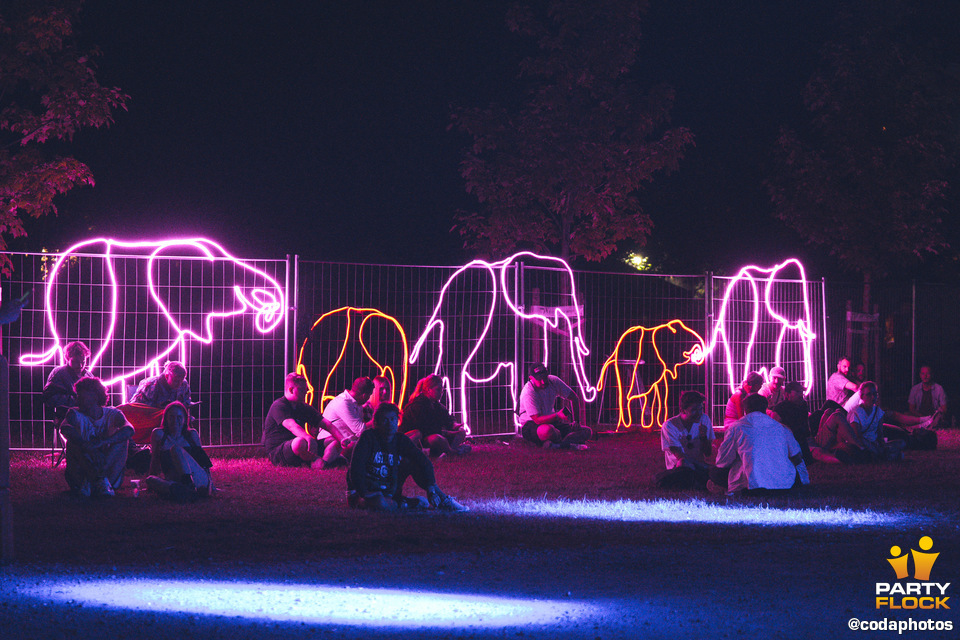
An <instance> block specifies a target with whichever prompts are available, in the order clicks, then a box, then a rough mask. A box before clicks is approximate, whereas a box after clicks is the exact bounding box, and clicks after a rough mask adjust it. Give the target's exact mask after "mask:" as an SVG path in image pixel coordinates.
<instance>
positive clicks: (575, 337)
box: [409, 251, 596, 432]
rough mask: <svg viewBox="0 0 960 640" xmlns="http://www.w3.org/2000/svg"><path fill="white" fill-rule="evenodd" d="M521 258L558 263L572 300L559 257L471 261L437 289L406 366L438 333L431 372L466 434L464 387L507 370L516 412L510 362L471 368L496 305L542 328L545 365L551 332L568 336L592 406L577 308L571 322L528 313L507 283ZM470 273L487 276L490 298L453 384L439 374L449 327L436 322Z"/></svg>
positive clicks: (559, 313)
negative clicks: (449, 296)
mask: <svg viewBox="0 0 960 640" xmlns="http://www.w3.org/2000/svg"><path fill="white" fill-rule="evenodd" d="M524 257H528V258H532V259H535V260H542V261H547V262H553V263H555V264H556V268H562V269H564V270H565V271H566V274H567V278H568V282H569V286H570V291H569V296H570V297H571V298H572V299H573V300H574V301H576V298H577V296H576V286H575V284H574V278H573V272H572V270H571V269H570V266H569V265H568V264H567V263H566V262H564V261H563V260H561V259H560V258H554V257H552V256H541V255H538V254H535V253H532V252H529V251H521V252H518V253H515V254H514V255H512V256H510V257H508V258H505V259H503V260H499V261H496V262H487V261H485V260H472V261H470V262H468V263H467V264H465V265H463V266H461V267H460V268H458V269H457V270H456V271H454V273H453V274H451V275H450V277H449V278H447V280H446V282H445V283H444V285H443V287H442V288H441V290H440V294H439V297H438V299H437V303H436V305H435V306H434V309H433V313H432V314H431V316H430V318H429V319H428V320H427V323H426V325H425V327H424V329H423V331H421V333H420V336H419V337H418V339H417V341H416V343H415V344H414V347H413V349H412V350H411V353H410V360H409V361H410V363H411V364H415V363H416V362H417V360H418V359H419V357H420V352H421V349H422V348H423V346H424V344H425V343H426V341H427V339H428V338H430V336H431V335H432V334H433V333H434V332H435V331H436V332H437V341H438V347H437V357H436V362H435V363H434V366H433V371H432V372H433V373H434V374H437V375H440V376H441V377H442V378H443V380H444V389H445V391H446V395H447V402H448V406H449V407H450V408H451V413H453V414H454V415H457V414H459V416H460V421H461V422H462V423H463V424H464V425H465V426H466V427H467V430H468V432H469V429H470V426H469V425H470V408H469V406H468V403H467V385H468V383H474V384H482V383H485V382H489V381H490V380H493V379H494V378H496V377H497V376H498V375H499V374H500V372H501V371H502V370H504V369H505V370H507V371H508V376H509V387H510V394H511V398H512V401H513V406H514V407H516V405H517V372H516V364H515V363H514V362H503V361H501V362H499V363H498V364H497V365H496V366H495V367H494V368H493V371H492V373H489V372H488V373H487V374H485V375H477V374H476V372H473V371H471V365H473V364H474V360H475V358H476V356H477V353H478V351H479V350H480V348H481V346H482V345H483V341H484V340H485V339H486V338H487V336H488V334H489V332H490V327H491V325H492V323H493V319H494V316H495V313H496V310H497V305H498V303H500V302H501V301H502V302H503V303H504V304H506V305H507V307H508V308H509V309H510V310H511V311H512V312H513V313H514V314H515V315H516V316H518V317H520V318H522V319H524V320H531V321H535V322H538V323H540V324H542V325H543V340H544V364H549V360H550V358H549V349H548V346H549V341H548V337H549V333H548V332H549V330H551V329H553V330H560V331H564V332H565V333H566V335H567V336H568V346H569V352H570V354H571V356H572V358H571V359H572V361H573V366H574V371H575V375H576V376H577V383H578V385H579V386H580V388H581V389H582V390H583V394H584V398H585V400H586V401H587V402H591V401H592V400H593V399H594V398H595V397H596V389H595V388H594V387H593V385H592V384H591V383H590V380H589V378H587V376H586V374H585V366H584V363H583V358H584V357H585V356H587V355H589V353H590V350H589V349H588V348H587V347H586V344H585V341H584V339H583V334H582V331H581V325H582V319H581V317H580V310H579V307H577V306H576V305H574V309H575V313H574V316H575V317H574V318H571V317H570V316H569V315H567V314H566V313H565V312H564V311H563V310H562V309H559V308H554V309H553V313H552V314H550V315H549V316H548V315H545V314H537V313H528V312H526V311H525V310H524V309H523V308H522V307H521V305H520V304H519V303H518V302H517V298H516V292H512V291H511V289H512V286H511V285H510V283H509V274H510V273H511V270H510V267H511V266H512V265H513V264H514V263H515V262H516V261H518V260H519V259H522V258H524ZM470 269H479V270H482V271H485V272H486V274H485V275H486V276H488V277H489V283H490V290H489V291H488V292H487V294H486V295H488V299H489V304H488V305H485V315H484V316H483V318H484V322H483V329H482V331H480V335H479V336H478V337H477V339H476V343H475V344H474V345H473V347H472V349H471V350H470V352H469V353H468V355H467V357H466V358H464V361H463V362H462V363H458V364H459V365H460V370H459V372H457V373H456V378H455V382H451V376H450V375H444V373H443V372H442V369H443V368H444V366H445V365H447V363H446V362H445V360H444V338H445V336H446V332H447V328H446V324H445V322H444V319H443V318H441V317H439V314H440V312H441V308H442V305H443V304H444V302H445V300H446V297H447V291H448V289H449V288H450V286H451V284H452V283H453V282H454V281H455V280H456V278H457V277H458V276H460V275H461V274H463V273H464V272H466V271H468V270H470ZM454 366H456V365H454ZM455 392H459V393H458V394H457V395H458V400H459V404H456V405H455V404H454V394H455Z"/></svg>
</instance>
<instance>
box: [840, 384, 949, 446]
mask: <svg viewBox="0 0 960 640" xmlns="http://www.w3.org/2000/svg"><path fill="white" fill-rule="evenodd" d="M859 393H860V404H859V405H858V406H857V407H856V408H854V410H853V411H851V412H850V414H849V416H848V418H847V419H848V420H849V421H850V425H851V426H852V427H853V428H854V429H856V430H858V431H859V433H860V437H861V438H863V442H864V444H865V446H866V448H867V450H869V451H870V452H871V453H872V454H873V456H874V458H876V459H878V460H900V459H901V458H903V450H904V449H905V448H906V447H907V445H908V443H910V442H911V440H912V438H911V435H912V434H911V432H910V431H909V430H908V429H906V428H904V427H921V429H916V430H915V432H914V433H922V432H926V433H927V434H929V435H930V436H932V437H933V440H934V445H933V447H934V448H935V447H936V434H935V433H934V432H933V431H930V430H929V429H924V428H923V427H929V426H930V424H931V421H932V417H931V416H911V415H907V414H903V413H900V412H898V411H886V412H885V411H884V410H883V409H881V408H880V405H879V400H880V392H879V390H878V389H877V385H876V383H875V382H871V381H869V380H867V381H866V382H864V383H863V384H861V385H860V389H859Z"/></svg>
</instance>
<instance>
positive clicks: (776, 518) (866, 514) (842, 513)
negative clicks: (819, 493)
mask: <svg viewBox="0 0 960 640" xmlns="http://www.w3.org/2000/svg"><path fill="white" fill-rule="evenodd" d="M470 509H471V510H473V511H479V512H488V513H498V514H501V515H503V514H509V515H518V516H528V517H529V516H540V517H545V518H574V519H584V520H613V521H620V522H679V523H684V522H686V523H693V524H704V523H706V524H731V525H779V526H798V525H806V526H815V527H864V526H890V525H900V524H905V523H908V522H916V521H917V516H907V515H898V514H886V513H877V512H874V511H853V510H850V509H777V508H774V507H769V506H766V505H758V504H744V505H721V504H714V503H711V502H705V501H703V500H690V501H686V500H655V501H645V500H618V501H616V502H607V501H602V500H563V499H558V500H539V499H537V500H534V499H530V500H507V499H498V500H489V501H486V502H482V501H481V502H477V501H474V502H471V503H470Z"/></svg>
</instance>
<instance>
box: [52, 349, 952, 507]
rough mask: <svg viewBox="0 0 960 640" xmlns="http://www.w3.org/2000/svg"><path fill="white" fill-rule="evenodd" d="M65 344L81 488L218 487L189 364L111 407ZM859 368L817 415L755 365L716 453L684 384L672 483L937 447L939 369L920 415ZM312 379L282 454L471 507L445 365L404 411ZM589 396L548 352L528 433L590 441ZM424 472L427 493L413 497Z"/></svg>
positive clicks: (286, 396)
mask: <svg viewBox="0 0 960 640" xmlns="http://www.w3.org/2000/svg"><path fill="white" fill-rule="evenodd" d="M63 356H64V362H65V364H63V365H61V366H59V367H57V368H55V369H54V370H53V371H52V372H51V373H50V375H49V377H48V379H47V382H46V385H45V386H44V389H43V399H44V402H45V404H46V405H47V406H48V407H49V408H50V409H51V411H53V414H54V416H56V419H57V421H58V423H59V429H60V433H61V434H62V436H63V438H64V440H65V442H66V445H65V459H66V471H65V477H66V480H67V484H68V485H69V486H70V488H71V490H73V491H74V492H75V493H76V494H78V495H81V496H111V495H114V491H115V490H116V489H117V488H118V487H119V486H120V484H121V482H122V481H123V475H124V470H125V469H127V468H134V469H135V470H137V471H140V472H144V473H149V476H148V477H147V478H146V480H145V482H146V486H147V487H148V488H149V489H150V490H152V491H154V492H156V493H157V494H159V495H161V496H163V497H167V498H170V499H173V500H177V501H192V500H194V499H196V498H198V497H203V496H206V495H209V494H210V493H211V492H212V491H213V482H212V478H211V474H210V469H211V467H212V463H211V461H210V458H209V457H208V456H207V455H206V453H205V452H204V451H203V447H202V445H201V442H200V435H199V433H198V432H197V431H196V430H195V429H191V428H190V427H189V424H190V407H191V406H192V405H191V397H190V386H189V384H188V382H187V380H186V373H187V372H186V369H185V367H184V366H183V365H182V364H180V363H178V362H168V363H166V364H165V365H164V368H163V371H162V372H161V374H160V375H158V376H154V377H150V378H147V379H145V380H143V381H142V382H141V383H140V385H139V386H138V388H137V390H136V392H135V393H134V394H133V396H132V397H131V400H130V402H129V403H126V404H123V405H121V406H119V407H116V408H114V407H108V406H106V405H107V400H108V396H107V392H106V389H105V388H104V386H103V384H102V383H101V382H100V380H98V379H97V378H95V377H93V376H91V375H90V374H89V371H88V370H87V369H86V362H87V359H88V358H89V357H90V350H89V349H88V348H87V347H86V345H84V344H83V343H82V342H71V343H69V344H67V345H66V346H65V347H64V350H63ZM849 370H850V362H849V360H847V359H846V358H842V359H841V360H840V361H839V362H838V364H837V371H836V372H835V373H834V374H833V375H831V376H830V379H829V380H828V381H827V398H828V399H827V402H826V404H825V405H824V406H823V408H821V409H820V410H819V411H816V412H814V413H812V414H811V413H810V411H809V409H808V406H807V402H806V400H805V398H804V387H803V385H802V384H801V383H799V382H796V381H793V382H789V383H787V382H786V373H785V371H784V370H783V369H782V368H781V367H775V368H774V369H773V370H772V371H771V372H770V375H769V380H768V381H766V382H765V381H764V379H763V376H762V375H761V374H760V373H757V372H752V373H750V374H749V375H747V377H746V379H745V380H744V381H743V383H742V385H741V387H740V389H738V390H737V391H736V392H735V393H734V394H733V395H732V396H731V398H730V400H729V402H728V403H727V406H726V410H725V412H724V428H725V433H724V438H723V441H722V442H721V443H720V445H719V447H718V448H717V451H716V456H715V459H714V461H713V462H712V463H711V462H710V458H711V457H712V456H713V445H714V441H715V434H714V429H713V425H712V423H711V421H710V418H709V416H707V415H706V414H705V413H704V402H705V399H704V397H703V396H702V395H701V394H699V393H697V392H695V391H687V392H685V393H683V394H682V395H681V398H680V413H679V414H678V415H676V416H674V417H672V418H670V419H669V420H667V422H666V423H665V424H664V425H663V427H662V429H661V449H662V451H663V454H664V462H665V466H666V471H664V472H663V473H661V474H659V475H658V478H657V483H658V485H659V486H662V487H684V488H687V487H689V488H695V487H698V488H709V489H712V490H715V491H725V492H727V493H736V492H745V493H752V492H769V491H789V490H792V489H795V488H797V487H799V486H801V485H803V484H807V483H809V476H808V474H807V465H810V464H812V463H813V462H814V461H819V462H823V463H846V464H854V463H863V462H869V461H875V460H895V459H898V458H900V457H902V451H903V450H904V449H905V448H906V447H907V445H908V443H912V444H917V443H918V442H919V446H923V445H924V442H922V441H921V440H922V438H921V436H924V437H926V438H929V437H930V436H932V438H933V443H934V444H933V446H935V442H936V434H935V433H933V432H932V431H929V430H928V429H927V428H928V427H934V426H936V424H937V422H938V421H939V419H940V418H941V417H942V416H943V414H944V412H945V410H946V394H945V393H944V391H943V388H942V387H941V386H940V385H938V384H936V383H934V382H933V380H932V372H931V370H930V368H929V367H927V366H924V367H922V368H921V369H920V378H921V382H920V383H919V384H917V385H916V386H915V387H914V388H913V389H912V390H911V392H910V396H909V407H910V410H909V412H908V413H899V412H896V411H884V410H883V409H881V408H880V406H879V404H878V400H879V397H878V396H879V393H878V389H877V385H876V384H875V383H874V382H871V381H869V380H867V381H863V382H861V383H859V384H856V383H855V382H854V381H853V380H851V379H850V377H849ZM307 390H308V385H307V380H306V378H305V377H304V376H302V375H300V374H298V373H290V374H288V375H287V376H286V377H285V379H284V393H283V397H281V398H279V399H277V400H276V401H275V402H274V403H273V404H272V405H271V406H270V409H269V411H268V413H267V416H266V419H265V421H264V426H263V437H262V445H263V448H264V450H265V451H266V454H267V458H268V459H269V460H270V462H272V463H273V464H274V465H277V466H286V467H299V466H310V467H312V468H319V469H331V468H336V467H349V469H348V472H347V500H348V503H349V504H350V506H353V507H360V508H367V509H372V510H378V511H389V510H395V509H402V508H417V507H428V506H429V507H433V508H436V509H441V510H447V511H462V510H466V507H464V506H463V505H461V504H460V503H459V502H457V501H456V500H455V499H453V498H451V497H450V496H447V495H446V494H444V493H443V492H442V491H441V490H440V489H439V488H438V487H437V482H436V476H435V473H434V467H433V463H432V462H431V460H430V458H431V457H433V458H438V457H442V456H446V455H465V454H467V453H469V452H470V450H471V448H470V445H468V444H466V443H465V438H466V430H465V429H464V427H463V426H462V425H460V424H457V423H456V422H455V420H454V418H453V416H452V415H451V414H450V412H449V411H448V410H447V409H446V408H445V407H444V406H443V405H442V404H441V402H440V400H441V398H442V396H443V391H444V386H443V379H442V378H441V377H440V376H437V375H435V374H431V375H428V376H426V377H425V378H423V379H421V380H420V381H419V382H418V383H417V385H416V388H415V389H414V391H413V394H412V395H411V396H410V399H409V401H408V402H407V404H406V406H405V407H404V409H403V410H402V411H401V410H400V408H399V407H398V406H397V405H395V404H393V403H392V402H391V399H392V397H393V393H392V389H391V383H390V381H389V379H387V378H385V377H383V376H378V377H376V378H373V379H371V378H366V377H360V378H357V379H356V380H354V382H353V384H352V386H351V388H350V389H346V390H344V391H343V392H342V393H340V394H339V395H337V396H336V397H334V398H332V399H331V400H330V401H329V402H328V403H327V404H326V406H325V408H324V410H323V413H322V414H321V413H320V412H318V411H317V410H316V409H314V408H313V407H311V406H310V405H308V404H306V402H305V399H306V397H307ZM558 400H561V401H564V402H567V401H569V402H570V404H571V405H572V410H568V409H567V408H566V407H565V406H564V405H563V404H562V403H561V408H560V409H559V410H558V409H557V406H558V403H557V401H558ZM581 405H582V401H581V400H580V398H579V396H578V395H577V393H576V392H575V391H573V390H572V389H571V388H570V387H569V386H568V385H567V384H566V383H564V382H563V381H562V380H561V379H560V378H558V377H556V376H553V375H550V374H549V372H548V370H547V368H546V367H545V366H544V365H542V364H534V365H533V366H531V367H530V369H529V371H528V381H527V383H526V384H525V385H524V387H523V389H522V391H521V394H520V399H519V403H518V409H517V413H518V416H519V423H520V425H521V427H520V429H519V433H520V436H521V437H522V438H523V439H524V440H526V441H528V442H531V443H533V444H535V445H537V446H541V447H544V448H557V449H562V448H566V449H585V448H586V444H585V443H586V442H587V440H589V439H590V438H591V437H592V436H593V432H592V430H590V429H589V428H588V427H584V426H581V425H580V420H579V418H580V414H581V412H582V406H581ZM911 427H912V428H913V430H912V431H911V430H910V429H909V428H911ZM137 442H139V443H142V444H144V445H145V446H144V447H143V448H141V447H139V446H138V445H137V444H136V443H137ZM927 444H928V443H927ZM138 459H139V462H136V463H134V462H135V460H138ZM411 476H412V477H413V479H414V482H415V483H416V484H417V485H418V486H419V487H421V488H422V489H423V490H424V492H425V493H426V499H425V500H424V499H422V498H407V497H404V496H403V492H402V491H403V485H404V482H405V481H406V479H407V478H408V477H411Z"/></svg>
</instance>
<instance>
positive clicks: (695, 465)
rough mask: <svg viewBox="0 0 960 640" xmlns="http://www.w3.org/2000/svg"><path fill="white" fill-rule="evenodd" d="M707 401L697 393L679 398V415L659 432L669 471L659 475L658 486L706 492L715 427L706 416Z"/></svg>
mask: <svg viewBox="0 0 960 640" xmlns="http://www.w3.org/2000/svg"><path fill="white" fill-rule="evenodd" d="M703 402H704V397H703V396H702V395H701V394H699V393H697V392H696V391H684V392H683V394H682V395H681V396H680V413H679V414H677V415H675V416H674V417H672V418H670V419H669V420H667V421H666V422H665V423H664V425H663V427H662V428H661V429H660V448H661V449H662V450H663V458H664V464H666V467H667V470H666V471H663V472H661V473H659V474H657V486H658V487H660V488H662V489H666V488H671V489H693V488H697V489H705V488H706V487H707V480H709V479H710V473H709V469H710V465H709V464H708V463H707V458H708V457H709V456H710V455H711V453H712V451H711V442H713V440H714V437H715V436H714V433H713V424H712V423H711V422H710V417H709V416H707V415H706V414H705V413H704V412H703Z"/></svg>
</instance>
